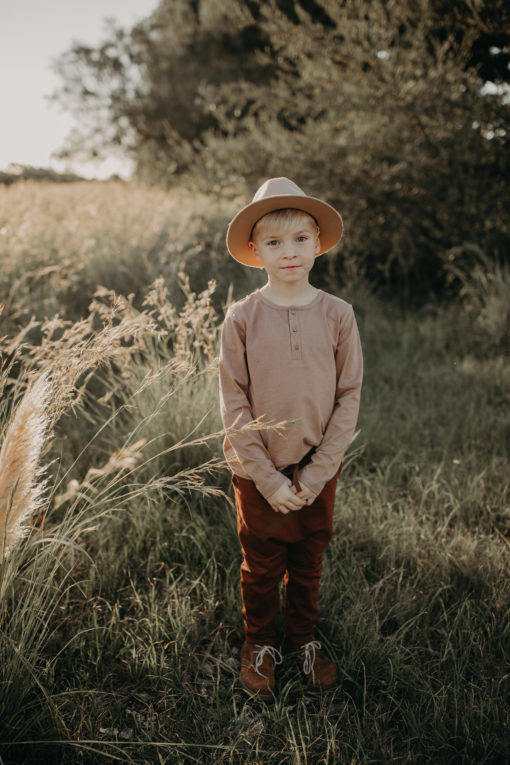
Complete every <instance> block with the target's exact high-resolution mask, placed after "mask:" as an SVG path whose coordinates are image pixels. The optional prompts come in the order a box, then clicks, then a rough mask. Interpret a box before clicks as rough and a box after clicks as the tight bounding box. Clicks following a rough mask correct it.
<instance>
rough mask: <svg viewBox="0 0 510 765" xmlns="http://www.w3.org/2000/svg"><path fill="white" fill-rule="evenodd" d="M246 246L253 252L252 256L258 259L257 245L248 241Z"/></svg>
mask: <svg viewBox="0 0 510 765" xmlns="http://www.w3.org/2000/svg"><path fill="white" fill-rule="evenodd" d="M248 247H249V248H250V250H251V251H252V252H253V255H254V257H256V258H257V260H260V256H259V254H258V252H257V247H256V245H255V243H254V242H248Z"/></svg>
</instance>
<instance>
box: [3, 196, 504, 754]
mask: <svg viewBox="0 0 510 765" xmlns="http://www.w3.org/2000/svg"><path fill="white" fill-rule="evenodd" d="M73 188H74V187H73ZM87 188H88V187H87ZM115 188H117V187H115ZM122 188H123V187H122ZM30 193H35V192H33V190H32V191H30ZM41 193H42V197H41V198H40V199H39V201H37V200H36V201H37V204H38V205H40V206H42V204H43V200H44V199H46V203H47V204H48V205H49V204H50V203H49V201H48V200H49V199H51V195H49V196H48V197H47V198H45V197H44V192H41ZM80 193H81V192H80V187H76V188H74V190H72V195H76V196H73V200H74V201H73V203H75V200H77V199H79V198H80ZM83 193H84V194H85V198H86V194H87V193H88V191H87V190H84V192H83ZM111 193H112V188H111V185H107V186H106V187H105V194H106V197H107V198H109V195H111ZM122 193H124V192H120V196H119V198H118V199H117V202H118V203H119V204H120V202H119V199H122ZM125 193H126V196H125V197H124V200H125V202H126V204H127V200H129V202H131V201H132V199H133V198H134V197H133V196H131V195H134V194H135V193H136V194H140V199H141V205H142V207H143V205H146V206H147V207H146V208H144V209H148V206H149V201H148V200H149V199H152V200H154V197H153V196H152V197H151V196H150V193H149V192H147V194H148V196H147V197H144V196H143V194H142V192H140V191H136V192H135V190H130V191H127V190H126V192H125ZM162 200H163V197H162ZM162 204H164V201H162ZM189 204H190V213H189V218H190V219H191V218H192V217H193V205H192V202H190V203H189ZM197 205H198V203H197ZM120 207H121V208H122V204H120ZM50 209H51V208H50ZM98 214H99V213H98ZM109 215H110V216H111V217H112V218H113V219H114V221H113V226H112V229H115V230H116V227H117V226H118V221H119V219H122V220H126V219H127V218H126V215H125V210H123V209H120V210H119V211H118V213H117V211H116V210H115V209H113V208H112V209H111V210H110V212H109ZM117 215H118V216H119V217H116V216H117ZM8 223H9V222H8V221H7V225H8ZM56 225H57V224H56V223H55V224H53V229H52V228H51V227H50V226H48V229H47V230H46V236H47V237H51V235H52V230H53V232H54V235H55V236H56V237H57V236H58V234H57V233H56V232H55V226H56ZM36 234H37V231H35V232H34V236H36ZM189 234H190V232H189V230H188V231H187V232H181V235H180V236H181V239H180V240H176V244H177V245H178V244H179V242H181V243H182V241H184V239H186V237H187V236H189ZM24 236H25V240H24V244H23V247H24V248H25V249H26V251H27V253H29V252H30V248H31V241H32V240H31V234H30V232H28V231H26V232H25V234H24ZM76 238H77V239H76V240H77V241H78V239H79V231H77V232H76ZM186 242H187V243H188V244H189V239H186ZM33 246H34V249H35V248H36V243H35V242H34V243H33ZM196 246H197V247H198V246H199V245H198V243H196ZM63 247H64V245H63ZM112 252H113V254H112V255H111V264H110V266H111V269H112V273H114V272H115V268H114V266H115V262H116V260H115V258H116V256H115V251H112ZM63 256H64V252H62V257H63ZM27 257H29V255H27ZM41 257H42V256H41ZM58 264H59V259H58V257H57V258H55V260H54V266H55V269H56V270H55V271H54V272H53V273H54V274H55V276H54V277H53V278H55V279H56V280H57V281H58V279H59V278H60V277H59V276H58ZM41 265H42V261H41ZM63 269H64V272H65V266H63ZM175 269H176V270H175V275H176V276H175V282H174V283H172V285H169V284H168V281H167V280H157V281H153V282H152V283H151V282H148V283H147V288H146V289H145V291H144V292H143V294H141V295H140V296H139V297H136V296H133V297H122V296H121V295H120V294H119V292H118V291H115V288H114V286H113V285H112V284H106V285H104V284H103V288H102V289H96V284H94V286H93V287H92V286H90V287H88V286H86V284H85V283H84V284H83V285H82V287H81V288H80V289H82V291H83V305H85V304H86V305H87V310H86V311H85V312H84V313H83V314H82V315H81V316H79V317H76V316H72V312H71V311H70V310H69V312H68V313H66V312H67V310H68V309H67V308H66V304H65V302H64V303H63V308H65V310H64V311H63V315H62V316H60V317H58V318H55V317H54V316H51V315H48V316H46V317H45V309H44V307H42V304H41V303H39V302H38V300H37V297H36V298H34V301H35V302H34V306H33V308H34V314H35V315H36V317H37V318H36V319H35V320H34V321H37V322H39V323H38V325H37V326H36V327H34V326H33V323H31V322H30V317H29V315H28V312H27V310H26V308H27V306H28V305H29V297H28V295H27V294H20V295H19V296H18V297H19V310H18V308H17V307H16V305H15V301H14V302H11V304H10V308H9V311H8V312H7V313H6V314H5V315H4V317H3V318H4V320H5V323H4V327H5V329H2V331H0V337H3V339H2V340H1V341H0V342H1V346H0V352H1V353H2V354H3V359H4V366H3V368H2V369H3V371H2V374H1V376H0V381H1V385H2V391H3V395H2V397H1V399H0V401H1V403H0V420H1V423H2V432H1V437H2V439H3V440H4V441H5V438H6V433H7V432H8V428H9V427H11V426H12V425H13V424H14V421H15V417H16V414H15V412H16V410H17V409H18V411H19V407H20V402H21V401H22V400H23V396H24V395H28V394H29V392H30V390H32V388H31V386H32V385H33V384H34V382H35V381H36V380H38V379H41V375H48V376H49V379H51V380H52V386H53V387H52V392H51V396H50V401H49V403H48V405H47V407H46V412H47V414H48V417H49V418H50V422H49V426H48V433H50V434H51V436H50V441H49V442H48V445H47V447H46V452H45V456H44V461H45V462H46V463H51V464H50V465H49V470H48V476H49V478H50V484H49V490H48V492H47V494H46V496H45V499H44V503H43V506H42V507H40V508H38V510H37V512H36V513H35V514H29V516H28V518H27V521H26V523H27V524H28V526H29V528H30V533H29V535H28V536H27V537H26V538H24V539H21V540H19V541H18V542H17V544H16V545H15V546H14V547H13V548H12V550H11V555H10V557H9V558H8V559H7V560H4V561H3V563H2V564H1V566H0V605H1V609H0V755H1V757H2V761H3V763H18V762H27V763H32V762H33V763H36V762H37V763H43V762H48V763H59V762H61V763H74V762H81V763H104V762H108V761H119V760H120V761H122V762H132V763H149V762H150V763H153V762H162V763H163V762H171V763H174V762H175V763H188V762H211V763H212V762H214V763H247V762H249V763H266V762H267V763H270V762H274V763H289V764H290V763H292V765H295V764H297V763H318V762H324V763H339V762H340V763H369V762H395V763H396V762H398V763H404V762H408V763H414V762H438V763H442V762H444V763H451V762H463V763H500V762H504V761H506V760H507V759H508V758H509V755H510V752H509V746H508V743H507V736H506V733H505V727H507V726H508V723H509V713H508V706H507V705H506V703H505V699H506V698H507V694H508V651H509V648H508V646H509V638H510V628H509V624H510V618H509V617H510V584H509V576H508V574H509V545H510V541H509V539H510V501H509V485H510V481H509V476H508V455H509V447H510V443H509V434H510V420H509V417H510V414H509V412H510V408H509V407H508V403H509V401H508V399H509V393H508V391H509V390H510V386H509V383H510V365H509V363H508V357H507V355H506V346H505V342H506V340H505V338H503V337H502V338H501V339H500V341H496V340H495V338H493V337H492V335H491V334H490V332H491V330H489V328H488V325H487V324H485V323H481V324H480V323H476V324H475V323H474V320H473V318H472V316H473V312H472V311H471V310H469V309H468V304H467V302H461V303H458V304H451V305H450V306H446V307H442V308H434V307H430V308H429V309H424V310H422V311H421V312H420V313H412V312H403V311H401V310H400V309H399V308H398V307H396V306H391V305H383V304H382V303H380V302H379V301H378V300H377V299H376V298H375V297H374V296H373V295H371V294H370V291H369V290H367V289H366V286H363V285H360V283H359V282H356V283H354V282H353V283H352V284H351V285H346V287H345V293H344V294H346V295H347V296H348V297H349V299H351V300H353V302H354V305H355V309H356V312H357V315H358V318H359V323H360V330H361V335H362V340H363V345H364V351H365V359H366V378H365V386H364V392H363V401H362V410H361V416H360V423H359V430H360V432H359V435H358V437H357V439H356V441H355V442H354V444H353V445H352V448H351V450H350V453H349V457H348V460H347V464H346V467H345V469H344V472H343V474H342V479H341V481H340V485H339V490H338V494H337V503H336V508H335V535H334V539H333V541H332V543H331V545H330V547H329V549H328V552H327V555H326V559H325V566H324V575H323V582H322V590H321V609H322V611H321V613H322V619H321V623H320V635H319V637H320V639H321V641H322V642H323V643H324V644H325V645H326V646H327V647H328V650H329V651H330V652H331V653H332V654H333V655H334V656H335V657H336V660H337V664H338V668H339V675H340V683H339V687H338V688H337V689H335V690H334V691H332V692H330V693H327V694H324V695H323V696H315V695H314V694H312V693H311V692H310V691H309V689H308V688H307V687H306V686H304V684H303V682H302V680H301V677H300V675H299V672H298V670H297V668H296V666H295V665H294V664H293V663H292V661H291V659H290V657H286V659H285V663H284V665H283V666H282V667H281V671H280V672H279V676H278V694H277V697H276V699H275V701H274V703H271V704H267V703H265V702H257V701H254V700H253V699H250V698H249V697H247V696H246V695H244V693H243V692H242V691H241V690H240V689H239V688H238V685H237V672H238V663H239V651H240V646H241V643H242V634H241V630H242V628H241V618H240V607H239V588H238V568H239V563H240V554H239V546H238V542H237V537H236V528H235V516H234V512H233V509H232V506H231V504H230V503H229V499H228V497H229V492H230V489H229V476H228V473H227V471H226V470H223V469H222V460H221V434H220V423H219V420H218V411H217V403H216V395H217V394H216V368H215V358H216V354H217V346H218V331H219V326H220V323H221V311H220V309H218V305H217V303H214V293H213V285H212V284H211V285H210V286H209V287H208V286H207V279H206V280H205V284H204V288H203V291H202V292H197V291H196V290H195V291H194V289H192V287H191V286H190V283H189V281H188V280H187V279H186V277H185V276H182V277H181V278H179V277H178V276H177V274H178V271H179V269H178V268H177V266H175ZM0 270H1V269H0ZM156 276H157V275H156ZM475 276H476V275H475V274H474V275H473V277H472V279H471V282H470V284H471V285H473V284H474V283H475ZM207 277H208V278H211V277H216V278H218V279H221V274H220V273H218V272H217V271H216V272H214V271H212V272H210V273H209V274H208V275H207ZM62 278H64V277H62ZM505 278H506V277H505ZM92 281H93V278H92ZM97 284H101V280H100V279H99V278H98V280H97ZM489 286H490V285H489ZM497 289H498V290H500V289H501V286H498V287H497ZM177 292H178V293H179V301H176V302H174V301H173V299H172V293H177ZM225 294H226V293H225ZM497 294H499V292H498V293H497ZM491 296H492V293H489V292H484V293H483V295H479V298H480V299H481V300H482V299H483V300H484V301H485V302H484V305H487V304H489V302H490V301H491V300H492V297H491ZM470 300H471V303H472V301H473V300H474V297H472V298H471V299H470ZM221 302H223V300H221V301H220V303H221ZM471 303H470V304H471ZM23 306H24V307H23ZM23 317H25V318H23ZM0 320H1V318H0ZM24 321H25V322H26V323H25V325H24V323H23V322H24ZM27 327H28V328H29V329H28V331H25V329H26V328H27ZM470 327H471V329H472V331H471V332H469V331H467V330H468V329H469V328H470ZM484 332H486V333H489V334H487V336H486V341H485V342H484V335H483V333H484ZM489 339H490V342H489ZM42 379H44V377H43V378H42ZM279 626H280V628H281V627H282V624H281V623H280V625H279Z"/></svg>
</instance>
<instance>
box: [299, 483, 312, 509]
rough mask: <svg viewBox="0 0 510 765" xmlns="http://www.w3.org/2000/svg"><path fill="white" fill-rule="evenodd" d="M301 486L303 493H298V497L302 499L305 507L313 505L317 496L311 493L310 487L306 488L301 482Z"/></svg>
mask: <svg viewBox="0 0 510 765" xmlns="http://www.w3.org/2000/svg"><path fill="white" fill-rule="evenodd" d="M299 485H300V486H301V491H298V492H297V493H296V497H299V498H300V499H302V500H303V502H304V504H305V505H311V504H312V502H313V501H314V500H315V498H316V497H317V494H314V493H313V491H310V489H309V488H308V486H305V485H304V483H302V482H301V481H300V482H299Z"/></svg>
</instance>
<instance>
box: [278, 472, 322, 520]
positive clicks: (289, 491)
mask: <svg viewBox="0 0 510 765" xmlns="http://www.w3.org/2000/svg"><path fill="white" fill-rule="evenodd" d="M315 497H316V495H315V494H313V492H311V491H310V489H308V488H307V487H306V486H305V485H304V484H303V483H301V491H297V490H296V487H295V486H294V484H293V483H292V481H290V480H289V479H288V478H286V481H285V483H284V484H282V485H281V486H280V488H279V489H277V491H275V493H274V494H271V496H270V497H268V499H267V501H268V502H269V504H270V505H271V507H272V508H273V510H276V512H277V513H283V514H284V515H287V513H290V512H291V511H292V510H301V508H302V507H305V505H311V504H312V502H313V501H314V499H315Z"/></svg>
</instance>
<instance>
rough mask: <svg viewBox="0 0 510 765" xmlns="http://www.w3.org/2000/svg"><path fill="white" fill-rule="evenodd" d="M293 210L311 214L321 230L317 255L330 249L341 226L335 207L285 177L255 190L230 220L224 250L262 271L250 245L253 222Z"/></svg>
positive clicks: (270, 180) (337, 237) (268, 182)
mask: <svg viewBox="0 0 510 765" xmlns="http://www.w3.org/2000/svg"><path fill="white" fill-rule="evenodd" d="M284 208H293V209H295V210H303V212H307V213H309V214H310V215H312V216H313V217H314V218H315V220H316V221H317V224H318V226H319V230H320V235H319V238H320V250H319V252H318V253H317V255H322V253H323V252H327V251H328V250H330V249H331V248H332V247H333V246H334V245H335V244H336V243H337V242H338V241H340V238H341V236H342V231H343V223H342V218H341V216H340V213H339V212H337V211H336V210H335V208H334V207H331V205H328V203H327V202H323V201H322V200H321V199H316V198H315V197H308V196H307V195H306V194H305V192H304V191H303V190H302V189H300V188H299V186H297V185H296V184H295V183H293V181H290V180H289V179H288V178H270V179H269V180H268V181H266V182H265V183H263V184H262V186H261V187H260V188H259V189H258V190H257V193H256V194H255V196H254V197H253V199H252V201H251V202H250V204H249V205H246V207H243V209H242V210H240V211H239V212H238V213H237V215H236V216H235V217H234V218H232V220H231V221H230V225H229V227H228V231H227V247H228V251H229V252H230V254H231V255H232V257H233V258H235V259H236V260H238V261H239V262H240V263H244V265H245V266H253V267H254V268H261V265H260V260H257V259H256V258H255V256H254V254H253V251H252V250H251V248H250V246H249V241H250V235H251V232H252V229H253V226H254V225H255V223H256V222H257V221H258V220H259V219H260V218H262V216H263V215H266V214H267V213H269V212H274V211H275V210H282V209H284Z"/></svg>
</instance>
